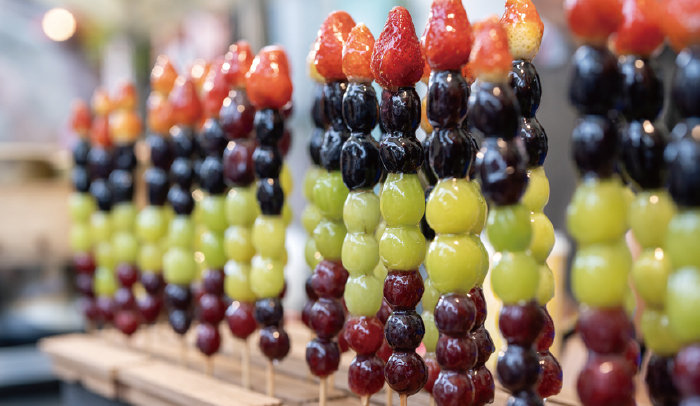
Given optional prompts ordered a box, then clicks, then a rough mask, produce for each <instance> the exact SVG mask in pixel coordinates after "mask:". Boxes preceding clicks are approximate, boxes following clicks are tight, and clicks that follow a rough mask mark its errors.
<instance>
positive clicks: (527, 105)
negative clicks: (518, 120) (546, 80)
mask: <svg viewBox="0 0 700 406" xmlns="http://www.w3.org/2000/svg"><path fill="white" fill-rule="evenodd" d="M508 80H509V82H510V87H512V88H513V92H514V93H515V98H516V99H517V100H518V105H519V106H520V114H522V115H523V117H525V118H532V117H535V113H536V112H537V109H538V108H539V107H540V99H541V98H542V83H541V82H540V75H539V74H538V73H537V69H536V68H535V65H533V64H532V62H530V61H524V60H522V59H519V60H515V61H513V68H512V69H511V71H510V73H509V74H508Z"/></svg>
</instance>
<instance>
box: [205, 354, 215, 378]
mask: <svg viewBox="0 0 700 406" xmlns="http://www.w3.org/2000/svg"><path fill="white" fill-rule="evenodd" d="M207 375H209V376H214V359H213V358H212V357H207Z"/></svg>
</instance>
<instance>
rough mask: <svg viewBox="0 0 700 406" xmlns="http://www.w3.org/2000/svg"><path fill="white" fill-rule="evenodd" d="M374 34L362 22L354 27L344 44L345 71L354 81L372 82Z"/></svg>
mask: <svg viewBox="0 0 700 406" xmlns="http://www.w3.org/2000/svg"><path fill="white" fill-rule="evenodd" d="M373 49H374V36H373V35H372V33H371V32H370V30H369V28H367V26H366V25H364V24H362V23H360V24H357V25H356V26H354V27H353V28H352V30H351V31H350V34H349V35H348V38H347V40H346V41H345V43H344V44H343V73H344V74H345V76H347V77H348V79H349V80H351V81H353V82H371V81H372V78H373V76H372V69H370V67H369V64H370V62H371V61H372V50H373Z"/></svg>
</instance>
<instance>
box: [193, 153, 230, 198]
mask: <svg viewBox="0 0 700 406" xmlns="http://www.w3.org/2000/svg"><path fill="white" fill-rule="evenodd" d="M199 184H200V186H201V187H202V189H204V191H205V192H207V193H209V194H213V195H220V194H222V193H224V191H225V190H226V184H225V183H224V165H223V163H222V162H221V156H217V157H215V156H208V157H206V158H204V160H203V161H202V166H201V167H200V168H199Z"/></svg>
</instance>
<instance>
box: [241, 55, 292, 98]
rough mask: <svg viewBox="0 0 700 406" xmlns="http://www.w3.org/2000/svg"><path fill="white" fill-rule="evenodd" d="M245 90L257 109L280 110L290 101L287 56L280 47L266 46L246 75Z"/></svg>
mask: <svg viewBox="0 0 700 406" xmlns="http://www.w3.org/2000/svg"><path fill="white" fill-rule="evenodd" d="M246 90H247V92H248V98H249V99H250V102H251V103H253V105H254V106H255V107H256V108H257V109H266V108H272V109H281V108H282V107H284V105H286V104H287V103H288V102H289V101H290V100H291V99H292V80H291V79H290V77H289V64H288V62H287V54H286V53H285V52H284V49H283V48H282V47H280V46H266V47H265V48H263V49H261V50H260V52H259V53H258V55H256V56H255V59H253V63H252V65H250V70H249V71H248V73H247V74H246Z"/></svg>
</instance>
